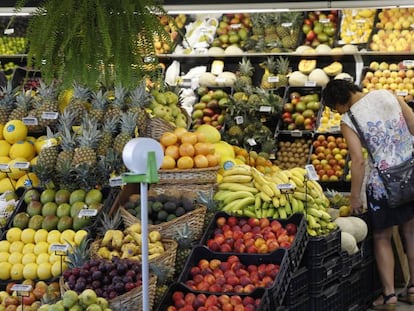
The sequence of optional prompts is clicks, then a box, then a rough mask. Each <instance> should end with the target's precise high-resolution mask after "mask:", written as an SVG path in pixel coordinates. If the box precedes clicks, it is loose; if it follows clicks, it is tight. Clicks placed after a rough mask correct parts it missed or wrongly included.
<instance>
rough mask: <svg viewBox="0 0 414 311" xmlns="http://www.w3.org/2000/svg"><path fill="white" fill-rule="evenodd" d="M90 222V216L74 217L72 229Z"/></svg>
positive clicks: (82, 226)
mask: <svg viewBox="0 0 414 311" xmlns="http://www.w3.org/2000/svg"><path fill="white" fill-rule="evenodd" d="M90 224H91V218H90V217H77V216H76V217H74V218H73V230H75V231H78V230H80V229H83V228H85V227H87V226H89V225H90Z"/></svg>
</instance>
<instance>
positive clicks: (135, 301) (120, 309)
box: [59, 275, 157, 311]
mask: <svg viewBox="0 0 414 311" xmlns="http://www.w3.org/2000/svg"><path fill="white" fill-rule="evenodd" d="M59 285H60V291H61V294H62V296H63V294H64V293H65V292H66V291H67V290H69V289H70V288H69V287H68V285H67V284H66V283H65V281H64V279H63V277H60V279H59ZM156 287H157V277H156V276H154V275H153V276H151V277H150V279H149V286H148V296H149V297H148V306H149V309H150V310H151V309H152V306H153V305H154V300H155V291H156ZM108 303H109V308H110V309H111V310H113V311H136V310H142V287H135V288H134V289H132V290H130V291H129V292H126V293H125V294H122V295H120V296H118V297H115V298H114V299H111V300H109V301H108Z"/></svg>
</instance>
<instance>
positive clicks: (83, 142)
mask: <svg viewBox="0 0 414 311" xmlns="http://www.w3.org/2000/svg"><path fill="white" fill-rule="evenodd" d="M76 138H77V142H78V144H79V147H81V148H82V147H83V148H92V149H95V148H96V146H97V144H98V142H99V139H100V138H101V132H100V131H99V130H98V122H97V121H96V120H94V119H93V118H88V117H87V116H85V117H84V119H83V122H82V132H81V134H80V135H79V136H77V137H76Z"/></svg>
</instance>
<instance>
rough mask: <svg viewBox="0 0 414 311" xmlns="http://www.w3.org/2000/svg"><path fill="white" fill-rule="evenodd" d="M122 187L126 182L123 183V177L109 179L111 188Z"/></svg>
mask: <svg viewBox="0 0 414 311" xmlns="http://www.w3.org/2000/svg"><path fill="white" fill-rule="evenodd" d="M122 185H124V182H123V181H122V177H121V176H116V177H112V178H109V186H110V187H121V186H122Z"/></svg>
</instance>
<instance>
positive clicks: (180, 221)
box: [119, 205, 207, 241]
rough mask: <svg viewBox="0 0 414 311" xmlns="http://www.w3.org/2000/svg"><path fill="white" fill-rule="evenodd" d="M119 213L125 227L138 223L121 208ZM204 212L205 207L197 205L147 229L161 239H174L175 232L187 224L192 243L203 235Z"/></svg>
mask: <svg viewBox="0 0 414 311" xmlns="http://www.w3.org/2000/svg"><path fill="white" fill-rule="evenodd" d="M119 211H120V213H121V217H122V220H123V221H124V225H125V226H126V227H127V226H129V225H132V224H134V223H136V222H139V221H140V220H139V219H138V218H137V217H135V216H134V215H132V214H131V213H129V212H128V211H127V210H126V209H125V208H123V207H121V208H120V209H119ZM206 212H207V207H205V206H204V205H199V206H198V207H196V208H195V209H194V210H192V211H190V212H187V213H185V214H184V215H182V216H180V217H177V218H175V219H173V220H170V221H166V222H163V223H161V224H158V225H149V226H148V228H149V230H150V231H153V230H157V231H159V232H160V233H161V236H162V237H163V238H166V239H176V238H177V231H183V229H184V227H185V225H186V224H188V227H189V229H190V230H191V233H192V234H191V235H192V237H193V241H198V240H200V239H201V237H202V235H203V225H204V218H205V217H206Z"/></svg>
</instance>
